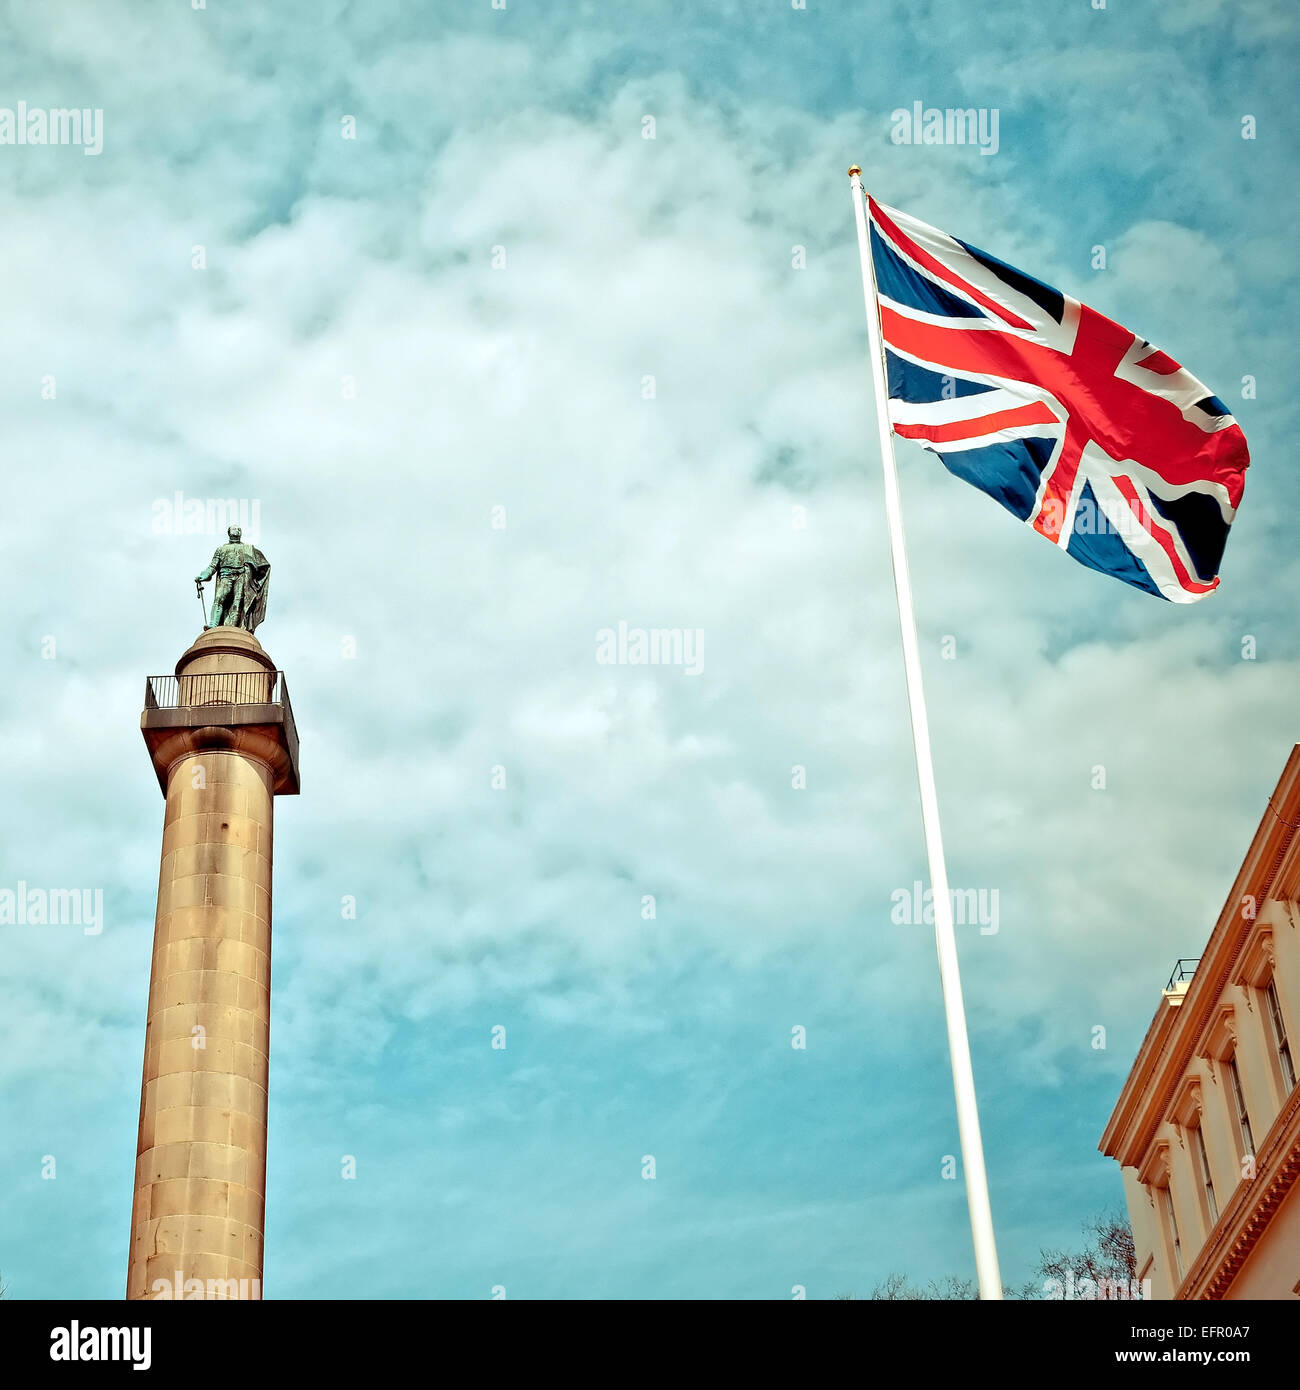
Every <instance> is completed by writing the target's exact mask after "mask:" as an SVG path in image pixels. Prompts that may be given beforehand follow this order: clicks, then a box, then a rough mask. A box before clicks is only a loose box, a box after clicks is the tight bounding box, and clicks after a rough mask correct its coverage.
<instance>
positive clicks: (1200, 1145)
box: [1192, 1125, 1219, 1226]
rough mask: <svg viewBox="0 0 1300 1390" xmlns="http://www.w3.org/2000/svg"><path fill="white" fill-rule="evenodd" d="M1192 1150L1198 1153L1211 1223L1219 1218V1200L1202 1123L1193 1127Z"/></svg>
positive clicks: (1202, 1188)
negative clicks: (1215, 1190)
mask: <svg viewBox="0 0 1300 1390" xmlns="http://www.w3.org/2000/svg"><path fill="white" fill-rule="evenodd" d="M1192 1150H1193V1152H1194V1153H1195V1154H1196V1166H1197V1168H1198V1169H1199V1170H1200V1174H1201V1190H1202V1191H1203V1192H1204V1193H1205V1207H1206V1210H1207V1211H1208V1212H1209V1213H1210V1225H1211V1226H1213V1225H1214V1223H1215V1222H1216V1221H1217V1220H1218V1219H1219V1202H1218V1199H1217V1198H1216V1197H1215V1195H1214V1178H1213V1177H1212V1175H1211V1173H1210V1155H1209V1154H1208V1153H1206V1152H1205V1135H1204V1134H1202V1133H1201V1127H1200V1125H1194V1126H1193V1127H1192Z"/></svg>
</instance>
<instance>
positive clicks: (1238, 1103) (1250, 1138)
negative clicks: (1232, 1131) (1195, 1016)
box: [1223, 1052, 1255, 1158]
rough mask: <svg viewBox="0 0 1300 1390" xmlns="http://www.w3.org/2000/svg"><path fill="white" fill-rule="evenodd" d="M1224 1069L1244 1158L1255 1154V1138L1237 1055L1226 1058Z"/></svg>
mask: <svg viewBox="0 0 1300 1390" xmlns="http://www.w3.org/2000/svg"><path fill="white" fill-rule="evenodd" d="M1223 1069H1224V1070H1225V1071H1226V1072H1227V1073H1228V1082H1229V1084H1230V1085H1231V1087H1232V1107H1233V1109H1234V1110H1235V1111H1236V1113H1237V1129H1238V1131H1239V1132H1240V1134H1241V1142H1242V1145H1243V1146H1244V1147H1243V1149H1242V1157H1243V1158H1244V1157H1245V1156H1246V1155H1247V1154H1253V1153H1254V1152H1255V1136H1254V1135H1253V1134H1252V1133H1251V1132H1250V1112H1249V1111H1248V1110H1247V1109H1246V1093H1245V1091H1243V1090H1242V1089H1241V1073H1240V1072H1239V1071H1238V1070H1237V1054H1236V1053H1235V1052H1234V1053H1233V1054H1232V1056H1230V1057H1226V1058H1225V1059H1224V1062H1223Z"/></svg>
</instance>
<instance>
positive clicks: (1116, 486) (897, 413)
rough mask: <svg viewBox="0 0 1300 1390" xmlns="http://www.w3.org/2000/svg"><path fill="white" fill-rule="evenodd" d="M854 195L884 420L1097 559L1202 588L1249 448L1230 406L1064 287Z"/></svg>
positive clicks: (1153, 583) (1175, 591)
mask: <svg viewBox="0 0 1300 1390" xmlns="http://www.w3.org/2000/svg"><path fill="white" fill-rule="evenodd" d="M868 209H869V212H870V227H871V254H872V262H873V265H874V268H875V275H876V285H877V293H878V299H879V305H880V326H881V332H882V334H883V337H884V343H885V362H886V369H887V375H888V381H889V414H890V423H891V425H892V427H893V431H894V433H895V434H896V435H900V436H902V437H903V438H904V439H915V440H916V441H917V442H918V443H920V444H921V445H922V446H923V447H924V448H926V449H930V450H932V451H933V452H934V453H936V454H938V455H939V457H940V459H942V460H943V464H944V467H945V468H947V469H948V471H949V472H950V473H955V474H956V475H957V477H959V478H964V479H965V480H966V481H967V482H969V483H973V484H974V485H975V486H976V487H977V488H979V489H980V490H981V491H983V492H987V493H988V494H989V496H990V497H993V498H995V499H996V500H997V501H999V502H1001V503H1002V505H1003V506H1004V507H1006V508H1007V510H1008V511H1010V512H1012V513H1014V514H1015V515H1016V516H1018V517H1019V518H1020V520H1021V521H1023V522H1025V524H1026V525H1028V526H1032V527H1033V529H1034V530H1035V531H1037V532H1039V533H1040V534H1041V535H1044V536H1046V537H1047V538H1048V540H1051V541H1053V542H1055V543H1056V544H1057V545H1058V546H1060V548H1061V549H1062V550H1064V551H1066V552H1067V553H1068V554H1070V555H1073V556H1074V558H1075V559H1076V560H1079V561H1080V562H1081V563H1083V564H1085V565H1089V566H1091V568H1093V569H1096V570H1101V571H1102V573H1103V574H1113V575H1114V576H1115V577H1116V578H1117V579H1122V580H1124V581H1125V582H1126V583H1128V584H1133V585H1135V586H1136V587H1137V588H1139V589H1144V590H1146V591H1147V592H1148V593H1151V594H1156V595H1157V596H1159V597H1161V598H1166V599H1171V600H1173V601H1174V602H1175V603H1193V602H1195V601H1196V600H1197V599H1199V598H1203V597H1204V596H1205V595H1206V594H1208V593H1210V592H1211V591H1212V590H1214V589H1216V588H1217V587H1218V584H1219V579H1218V571H1219V562H1220V560H1221V559H1222V556H1223V547H1224V544H1225V542H1226V541H1227V539H1228V528H1229V527H1230V526H1231V525H1232V521H1233V518H1234V516H1235V515H1236V511H1237V506H1238V504H1239V503H1240V501H1241V493H1242V489H1243V487H1244V486H1245V474H1246V466H1247V464H1248V463H1249V461H1250V458H1249V454H1248V452H1247V449H1246V439H1245V436H1244V435H1243V434H1242V432H1241V427H1240V426H1239V425H1238V424H1237V422H1236V421H1235V420H1234V419H1233V418H1232V416H1231V415H1230V414H1229V413H1228V408H1227V406H1225V405H1224V404H1223V402H1222V401H1221V400H1219V398H1218V397H1217V396H1214V395H1212V394H1211V393H1210V391H1209V390H1208V389H1207V388H1206V387H1205V386H1203V385H1202V384H1201V383H1200V382H1199V381H1197V379H1196V378H1195V377H1194V376H1192V374H1191V373H1190V372H1188V371H1185V370H1184V369H1183V368H1182V367H1180V366H1179V365H1178V363H1177V362H1175V361H1174V360H1173V358H1172V357H1169V356H1167V355H1166V354H1165V353H1163V352H1161V351H1159V349H1157V348H1154V347H1152V346H1151V344H1150V343H1148V342H1147V341H1146V340H1145V339H1143V338H1140V337H1138V336H1137V334H1135V333H1131V332H1129V330H1128V329H1126V328H1121V327H1120V325H1119V324H1117V323H1114V322H1112V321H1111V320H1110V319H1108V318H1106V317H1105V316H1104V315H1103V314H1099V313H1098V312H1097V311H1096V310H1095V309H1090V308H1089V307H1088V306H1087V305H1086V304H1081V303H1079V301H1078V300H1077V299H1071V298H1070V296H1069V295H1067V294H1062V293H1061V291H1060V290H1056V289H1053V288H1052V287H1051V286H1050V285H1045V284H1044V283H1043V282H1042V281H1041V280H1036V279H1034V278H1033V277H1032V276H1030V275H1026V274H1025V273H1024V272H1023V271H1020V270H1016V269H1014V268H1013V267H1012V266H1009V265H1007V264H1006V263H1005V262H1003V261H1000V260H998V259H997V257H995V256H990V255H989V254H988V253H987V252H985V251H980V250H978V249H977V248H976V247H974V246H970V245H968V244H967V243H966V242H964V241H959V240H957V238H956V237H951V236H948V235H947V233H945V232H941V231H939V230H937V229H936V228H934V227H930V226H927V225H926V224H925V223H924V222H919V221H917V220H916V218H913V217H908V216H907V215H906V214H904V213H901V212H898V211H896V210H895V209H893V208H890V207H885V206H884V205H883V204H881V203H877V202H876V201H875V199H874V198H869V199H868Z"/></svg>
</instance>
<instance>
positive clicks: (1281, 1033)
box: [1264, 980, 1295, 1094]
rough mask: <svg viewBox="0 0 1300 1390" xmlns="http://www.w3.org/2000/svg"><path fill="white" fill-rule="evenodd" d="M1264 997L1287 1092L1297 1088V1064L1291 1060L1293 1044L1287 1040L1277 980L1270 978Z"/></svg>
mask: <svg viewBox="0 0 1300 1390" xmlns="http://www.w3.org/2000/svg"><path fill="white" fill-rule="evenodd" d="M1264 997H1265V999H1267V1000H1268V1016H1269V1018H1270V1020H1271V1021H1272V1024H1273V1046H1274V1047H1275V1048H1276V1049H1277V1060H1278V1062H1279V1064H1280V1065H1281V1067H1282V1080H1283V1081H1284V1082H1285V1083H1286V1090H1287V1093H1288V1094H1290V1092H1292V1091H1293V1090H1294V1089H1295V1064H1294V1062H1292V1060H1291V1044H1290V1043H1289V1042H1288V1041H1287V1036H1286V1020H1285V1019H1284V1018H1283V1017H1282V1001H1281V1000H1280V999H1279V998H1278V997H1277V981H1276V980H1270V981H1269V982H1268V984H1267V985H1266V986H1265V987H1264Z"/></svg>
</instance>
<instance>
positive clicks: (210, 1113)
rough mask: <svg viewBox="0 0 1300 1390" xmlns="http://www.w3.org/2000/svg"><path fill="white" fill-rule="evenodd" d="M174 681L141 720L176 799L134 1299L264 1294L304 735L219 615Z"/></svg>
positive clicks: (139, 1175) (168, 822) (158, 943)
mask: <svg viewBox="0 0 1300 1390" xmlns="http://www.w3.org/2000/svg"><path fill="white" fill-rule="evenodd" d="M176 677H177V680H176V683H175V685H174V686H171V685H170V684H165V685H164V684H162V683H157V682H156V683H152V684H151V687H150V696H149V698H148V699H147V701H146V705H147V707H146V709H145V713H144V716H143V717H142V721H141V722H142V727H143V729H144V734H145V741H146V744H147V745H148V747H149V749H150V753H151V755H152V757H153V762H154V768H155V772H156V773H157V776H158V779H159V784H160V786H162V787H163V789H164V791H165V795H166V799H167V804H166V813H165V816H164V823H163V840H162V863H161V868H160V872H159V876H158V911H157V916H156V918H155V924H154V943H153V964H152V970H151V973H150V981H149V1005H148V1021H147V1024H146V1028H145V1051H144V1075H143V1081H142V1084H141V1092H140V1132H139V1142H138V1146H137V1156H136V1172H135V1201H134V1204H133V1207H132V1212H131V1250H130V1261H129V1265H128V1273H127V1297H128V1298H181V1297H190V1298H199V1297H202V1298H260V1297H261V1290H262V1234H263V1229H264V1214H265V1195H266V1114H267V1086H268V1040H269V1028H270V1011H271V864H272V829H273V821H274V797H275V795H276V793H277V792H289V793H294V792H296V791H297V790H298V784H297V737H296V734H295V732H294V728H293V717H292V713H291V711H290V709H289V705H288V700H287V697H284V698H282V699H281V700H279V701H277V700H276V699H275V696H276V695H283V690H282V683H280V682H278V681H277V677H276V672H275V664H274V662H272V661H271V659H270V658H269V657H268V656H267V655H266V653H265V652H264V651H263V650H262V647H261V645H260V643H259V642H258V641H257V639H256V638H255V637H253V635H252V634H251V633H248V632H244V631H243V630H242V629H238V628H212V629H209V630H208V631H206V632H205V633H203V635H202V636H201V637H200V638H199V639H198V640H197V641H196V642H195V643H194V645H193V646H192V647H191V648H190V649H189V650H188V651H187V652H186V653H185V655H184V656H183V657H181V659H180V661H179V662H178V663H177V666H176ZM155 686H159V687H160V688H161V689H162V691H163V699H162V700H161V701H159V702H158V703H157V704H155V699H156V696H155V694H154V690H155ZM169 697H170V699H171V700H173V701H174V703H173V704H171V705H170V707H169V703H168V701H169ZM250 697H251V698H250ZM159 706H161V707H159ZM195 1281H197V1282H195Z"/></svg>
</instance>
